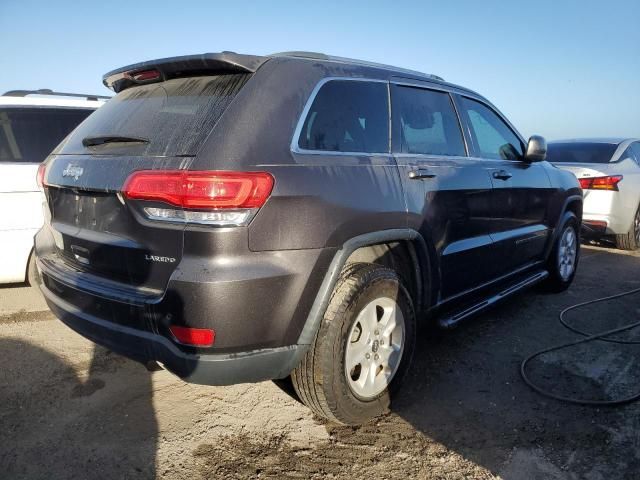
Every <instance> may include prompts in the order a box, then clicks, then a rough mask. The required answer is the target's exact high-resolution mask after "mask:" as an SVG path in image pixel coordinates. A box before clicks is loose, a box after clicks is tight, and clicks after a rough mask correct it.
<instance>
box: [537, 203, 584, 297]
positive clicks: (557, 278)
mask: <svg viewBox="0 0 640 480" xmlns="http://www.w3.org/2000/svg"><path fill="white" fill-rule="evenodd" d="M569 228H571V229H573V232H574V234H575V241H576V244H575V245H576V246H575V249H576V255H575V263H574V266H573V272H572V273H571V275H570V276H569V277H567V278H564V277H563V276H562V274H561V272H560V262H559V251H560V244H561V241H562V238H563V235H564V233H565V231H566V230H567V229H569ZM579 261H580V222H579V221H578V218H577V217H576V216H575V215H574V214H573V213H572V212H567V213H566V214H565V217H564V219H563V222H562V226H561V227H560V231H559V234H558V236H557V238H556V239H555V244H554V245H553V249H552V250H551V254H550V255H549V259H548V260H547V271H548V272H549V277H547V279H546V280H545V281H544V282H542V288H543V290H545V291H547V292H550V293H560V292H564V291H565V290H567V289H568V288H569V286H570V285H571V284H572V283H573V280H574V278H575V276H576V272H577V271H578V263H579Z"/></svg>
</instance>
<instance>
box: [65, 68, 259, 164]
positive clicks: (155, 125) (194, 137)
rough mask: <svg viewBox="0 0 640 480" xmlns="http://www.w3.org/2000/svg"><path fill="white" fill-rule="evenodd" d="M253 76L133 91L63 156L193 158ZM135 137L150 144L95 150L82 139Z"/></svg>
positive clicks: (76, 137) (108, 107)
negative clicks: (79, 154)
mask: <svg viewBox="0 0 640 480" xmlns="http://www.w3.org/2000/svg"><path fill="white" fill-rule="evenodd" d="M249 77H250V75H249V74H234V75H217V76H206V77H188V78H175V79H171V80H167V81H165V82H160V83H151V84H148V85H140V86H136V87H132V88H128V89H126V90H124V91H122V92H120V93H119V94H118V95H116V96H115V97H113V98H112V99H111V100H109V101H108V102H107V103H106V104H105V105H104V106H102V107H101V108H100V109H99V110H98V111H97V112H96V114H95V115H93V116H92V117H91V118H90V119H88V121H87V122H86V123H84V124H83V125H82V127H81V128H79V129H78V130H76V132H74V134H73V135H72V137H71V138H70V139H69V141H68V142H66V144H65V145H64V146H63V148H62V150H61V151H60V152H59V153H63V154H75V153H87V151H91V153H95V154H101V153H105V154H109V153H112V152H113V150H114V149H116V148H117V151H118V153H125V154H130V155H150V156H151V155H154V156H155V155H157V156H190V155H195V154H196V153H197V151H198V149H199V147H200V146H201V145H202V144H203V143H204V140H205V139H206V138H207V136H208V135H209V133H210V132H211V130H212V129H213V127H214V125H215V124H216V122H217V121H218V120H219V119H220V117H221V116H222V113H223V112H224V111H225V109H226V108H227V106H229V104H230V103H231V101H232V100H233V98H234V97H235V96H236V94H237V93H238V92H239V91H240V89H241V88H242V87H243V86H244V84H245V83H246V82H247V80H248V79H249ZM103 135H104V136H116V137H117V136H121V137H135V138H143V139H145V140H148V142H147V143H132V144H122V143H119V144H117V145H116V144H110V145H102V146H99V147H90V150H88V149H87V148H86V147H84V146H83V145H82V139H83V138H86V137H93V136H103Z"/></svg>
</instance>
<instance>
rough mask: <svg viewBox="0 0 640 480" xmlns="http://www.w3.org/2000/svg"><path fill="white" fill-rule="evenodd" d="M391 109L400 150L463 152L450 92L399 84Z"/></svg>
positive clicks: (453, 153) (427, 152) (433, 153)
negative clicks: (398, 137)
mask: <svg viewBox="0 0 640 480" xmlns="http://www.w3.org/2000/svg"><path fill="white" fill-rule="evenodd" d="M393 112H394V122H395V128H394V132H399V136H400V151H401V152H403V153H422V154H431V155H451V156H464V155H466V152H465V148H464V141H463V138H462V131H461V130H460V124H459V123H458V116H457V115H456V112H455V110H454V108H453V104H452V103H451V97H450V96H449V94H447V93H443V92H436V91H433V90H425V89H422V88H414V87H401V86H399V87H398V88H396V89H395V90H394V98H393Z"/></svg>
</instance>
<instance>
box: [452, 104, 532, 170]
mask: <svg viewBox="0 0 640 480" xmlns="http://www.w3.org/2000/svg"><path fill="white" fill-rule="evenodd" d="M461 101H462V109H463V111H464V112H465V114H466V115H467V120H468V122H469V126H470V129H471V135H472V137H473V139H474V142H475V144H476V146H477V149H478V150H479V151H478V152H477V154H478V155H479V156H480V157H482V158H491V159H495V160H520V159H521V158H522V157H523V156H524V148H523V145H522V142H521V141H520V139H519V138H518V136H517V135H516V134H515V133H514V132H513V130H511V128H509V126H508V125H507V124H506V123H505V122H504V121H503V120H502V119H501V118H500V117H499V116H498V115H497V114H496V113H495V112H494V111H493V110H491V109H490V108H489V107H487V106H486V105H484V104H482V103H480V102H478V101H476V100H471V99H470V98H466V97H462V99H461Z"/></svg>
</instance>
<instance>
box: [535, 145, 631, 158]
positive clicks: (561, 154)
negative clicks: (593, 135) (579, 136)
mask: <svg viewBox="0 0 640 480" xmlns="http://www.w3.org/2000/svg"><path fill="white" fill-rule="evenodd" d="M617 149H618V145H617V144H614V143H588V142H566V143H562V142H561V143H555V142H554V143H550V144H549V145H548V146H547V161H549V162H551V163H609V162H611V157H613V154H614V153H615V151H616V150H617Z"/></svg>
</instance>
